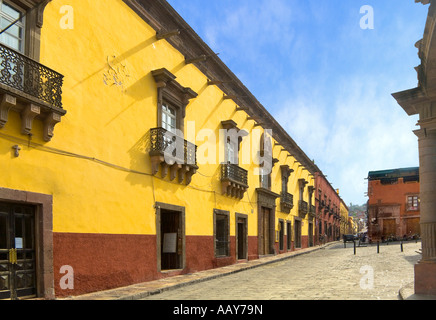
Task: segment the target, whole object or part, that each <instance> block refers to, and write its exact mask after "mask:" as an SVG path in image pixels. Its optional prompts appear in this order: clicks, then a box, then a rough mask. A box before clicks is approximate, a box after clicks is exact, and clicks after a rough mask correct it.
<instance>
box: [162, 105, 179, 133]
mask: <svg viewBox="0 0 436 320" xmlns="http://www.w3.org/2000/svg"><path fill="white" fill-rule="evenodd" d="M162 128H164V129H165V130H167V131H169V132H171V133H174V134H175V133H176V130H177V111H176V109H175V108H173V107H171V106H170V105H168V104H167V103H164V104H163V105H162Z"/></svg>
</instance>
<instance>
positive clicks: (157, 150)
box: [149, 128, 198, 184]
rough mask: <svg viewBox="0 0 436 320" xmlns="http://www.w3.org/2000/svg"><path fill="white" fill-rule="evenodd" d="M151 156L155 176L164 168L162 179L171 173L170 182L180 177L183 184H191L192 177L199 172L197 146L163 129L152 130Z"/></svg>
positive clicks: (179, 179)
mask: <svg viewBox="0 0 436 320" xmlns="http://www.w3.org/2000/svg"><path fill="white" fill-rule="evenodd" d="M149 150H150V151H149V155H150V158H151V164H152V173H153V175H155V174H157V172H158V171H159V166H160V167H161V168H162V178H165V177H166V176H167V175H168V172H169V173H170V180H171V181H173V180H174V179H175V178H176V177H178V181H179V183H182V182H183V181H184V179H185V177H186V183H187V184H189V183H190V182H191V178H192V176H193V175H194V174H195V173H196V172H197V169H198V167H197V146H196V145H195V144H193V143H190V142H188V141H186V140H184V139H183V138H181V137H179V136H177V135H176V134H174V133H171V132H170V131H168V130H165V129H163V128H154V129H151V130H150V148H149Z"/></svg>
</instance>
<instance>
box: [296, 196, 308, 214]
mask: <svg viewBox="0 0 436 320" xmlns="http://www.w3.org/2000/svg"><path fill="white" fill-rule="evenodd" d="M308 212H309V205H308V204H307V202H306V201H303V200H300V201H298V214H299V216H300V217H302V218H304V217H305V216H306V215H307V213H308Z"/></svg>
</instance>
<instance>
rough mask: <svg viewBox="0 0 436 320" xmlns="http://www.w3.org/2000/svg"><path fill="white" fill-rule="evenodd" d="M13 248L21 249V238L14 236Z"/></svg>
mask: <svg viewBox="0 0 436 320" xmlns="http://www.w3.org/2000/svg"><path fill="white" fill-rule="evenodd" d="M15 249H23V238H15Z"/></svg>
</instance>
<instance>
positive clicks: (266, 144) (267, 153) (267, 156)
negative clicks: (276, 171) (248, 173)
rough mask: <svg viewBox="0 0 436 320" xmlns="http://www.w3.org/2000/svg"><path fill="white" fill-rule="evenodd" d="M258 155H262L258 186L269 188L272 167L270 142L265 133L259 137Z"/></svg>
mask: <svg viewBox="0 0 436 320" xmlns="http://www.w3.org/2000/svg"><path fill="white" fill-rule="evenodd" d="M260 156H261V157H263V163H262V164H261V167H260V187H261V188H264V189H268V190H270V189H271V171H272V167H273V165H274V164H273V156H272V142H271V138H270V137H269V136H266V135H265V133H264V134H262V136H261V138H260Z"/></svg>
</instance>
